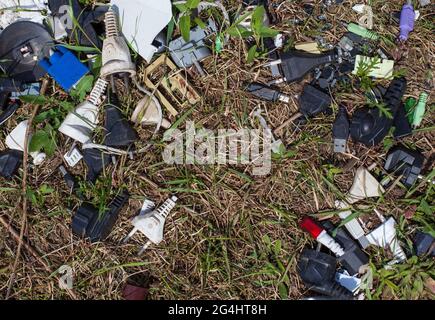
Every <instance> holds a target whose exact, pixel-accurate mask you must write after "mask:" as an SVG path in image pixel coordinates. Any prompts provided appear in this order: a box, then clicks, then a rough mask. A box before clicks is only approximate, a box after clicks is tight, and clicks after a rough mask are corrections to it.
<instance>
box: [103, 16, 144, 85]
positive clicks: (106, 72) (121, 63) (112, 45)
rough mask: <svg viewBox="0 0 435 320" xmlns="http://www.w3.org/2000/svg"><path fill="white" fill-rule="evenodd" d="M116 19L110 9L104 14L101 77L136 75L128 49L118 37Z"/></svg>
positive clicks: (125, 43) (121, 38) (120, 37)
mask: <svg viewBox="0 0 435 320" xmlns="http://www.w3.org/2000/svg"><path fill="white" fill-rule="evenodd" d="M117 20H118V17H117V15H116V13H115V11H113V9H112V8H110V9H109V11H107V12H106V16H105V23H106V39H104V41H103V53H102V67H101V77H102V78H103V79H107V78H108V77H109V76H111V75H115V74H130V76H131V77H134V76H135V75H136V65H135V64H134V63H133V62H132V61H131V55H130V49H129V47H128V45H127V42H126V41H125V39H124V37H122V36H120V35H119V27H118V21H117Z"/></svg>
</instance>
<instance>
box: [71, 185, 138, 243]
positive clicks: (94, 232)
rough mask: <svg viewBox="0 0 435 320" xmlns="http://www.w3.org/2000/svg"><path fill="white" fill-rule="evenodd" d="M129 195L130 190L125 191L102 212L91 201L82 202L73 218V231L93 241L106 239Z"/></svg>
mask: <svg viewBox="0 0 435 320" xmlns="http://www.w3.org/2000/svg"><path fill="white" fill-rule="evenodd" d="M129 197H130V196H129V194H128V192H127V191H123V192H122V193H121V194H119V195H118V196H116V197H115V199H113V201H112V202H111V203H110V205H109V206H108V209H107V210H106V211H105V212H102V213H101V214H100V212H99V211H98V209H97V208H95V207H94V206H93V205H91V204H90V203H84V204H82V206H81V207H80V208H79V209H78V210H77V212H76V214H75V215H74V217H73V219H72V231H73V233H74V234H76V235H78V236H79V237H82V238H89V239H90V241H91V242H98V241H102V240H104V239H106V238H107V237H108V236H109V234H110V232H111V231H112V228H113V226H114V224H115V222H116V220H117V219H118V215H119V212H120V211H121V209H122V207H123V206H124V205H125V203H126V202H127V201H128V198H129Z"/></svg>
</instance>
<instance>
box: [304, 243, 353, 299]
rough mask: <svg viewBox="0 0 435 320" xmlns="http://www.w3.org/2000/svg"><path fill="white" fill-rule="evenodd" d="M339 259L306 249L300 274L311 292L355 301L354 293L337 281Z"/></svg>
mask: <svg viewBox="0 0 435 320" xmlns="http://www.w3.org/2000/svg"><path fill="white" fill-rule="evenodd" d="M336 268H337V259H336V258H335V257H333V256H330V255H328V254H326V253H322V252H319V251H314V250H309V249H304V250H303V251H302V253H301V256H300V258H299V262H298V265H297V270H298V273H299V275H300V277H301V279H302V280H303V282H304V283H305V285H307V286H308V287H309V289H310V290H312V291H315V292H318V293H321V294H324V295H327V296H331V297H334V298H337V299H346V300H348V299H349V300H350V299H353V295H352V293H351V292H350V291H349V290H347V289H346V288H344V287H342V286H341V285H340V284H339V283H338V282H336V281H335V273H336Z"/></svg>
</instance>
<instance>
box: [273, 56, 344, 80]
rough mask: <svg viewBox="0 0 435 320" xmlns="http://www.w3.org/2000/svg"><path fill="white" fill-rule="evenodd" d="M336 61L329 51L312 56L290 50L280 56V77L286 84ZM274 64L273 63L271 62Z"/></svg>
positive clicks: (278, 61)
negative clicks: (281, 76)
mask: <svg viewBox="0 0 435 320" xmlns="http://www.w3.org/2000/svg"><path fill="white" fill-rule="evenodd" d="M336 61H337V54H336V53H335V52H334V51H330V52H328V53H326V54H313V53H308V52H304V51H298V50H291V51H288V52H284V53H282V54H281V59H280V60H277V61H276V62H275V63H278V64H280V67H281V71H282V75H283V77H284V80H285V81H286V82H287V83H292V82H296V81H300V80H302V79H303V78H304V77H305V76H306V75H307V74H308V73H309V72H311V71H313V70H314V69H315V68H318V67H320V66H324V65H327V64H330V63H334V62H336ZM272 64H274V62H272Z"/></svg>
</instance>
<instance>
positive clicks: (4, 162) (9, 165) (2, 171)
mask: <svg viewBox="0 0 435 320" xmlns="http://www.w3.org/2000/svg"><path fill="white" fill-rule="evenodd" d="M22 162H23V152H22V151H18V150H6V151H2V152H0V176H2V177H4V178H7V179H11V178H12V177H13V176H14V174H15V173H16V172H17V170H18V168H19V166H20V165H21V163H22Z"/></svg>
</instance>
